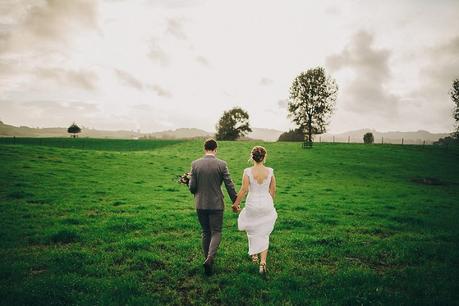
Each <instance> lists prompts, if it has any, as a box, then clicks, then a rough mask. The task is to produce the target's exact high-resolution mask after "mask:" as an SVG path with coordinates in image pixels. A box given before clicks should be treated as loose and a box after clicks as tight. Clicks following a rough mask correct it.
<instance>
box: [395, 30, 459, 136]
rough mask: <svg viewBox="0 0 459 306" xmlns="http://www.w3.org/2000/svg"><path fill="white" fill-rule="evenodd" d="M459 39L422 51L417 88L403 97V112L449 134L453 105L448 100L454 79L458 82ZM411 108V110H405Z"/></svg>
mask: <svg viewBox="0 0 459 306" xmlns="http://www.w3.org/2000/svg"><path fill="white" fill-rule="evenodd" d="M458 54H459V36H455V37H453V38H451V39H450V40H448V41H445V42H443V43H439V44H437V45H436V46H435V47H431V48H427V49H426V50H425V51H424V57H425V64H424V65H423V66H421V68H420V69H419V85H418V86H417V88H415V89H413V90H412V91H411V92H409V93H408V95H407V100H408V101H407V105H405V107H404V109H403V111H404V112H405V113H408V114H409V115H411V116H416V117H417V118H423V121H424V124H425V125H426V126H427V128H428V127H429V126H432V125H436V126H441V127H442V129H443V130H446V131H448V130H449V131H451V130H452V129H453V126H454V120H453V119H452V110H453V106H454V105H453V103H452V101H451V99H450V96H449V90H450V89H451V86H452V82H453V80H454V79H457V78H459V57H458ZM409 105H412V106H414V107H413V110H412V109H409V108H408V106H409Z"/></svg>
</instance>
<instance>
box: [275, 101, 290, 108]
mask: <svg viewBox="0 0 459 306" xmlns="http://www.w3.org/2000/svg"><path fill="white" fill-rule="evenodd" d="M277 105H278V106H279V108H281V109H287V106H288V99H281V100H279V101H277Z"/></svg>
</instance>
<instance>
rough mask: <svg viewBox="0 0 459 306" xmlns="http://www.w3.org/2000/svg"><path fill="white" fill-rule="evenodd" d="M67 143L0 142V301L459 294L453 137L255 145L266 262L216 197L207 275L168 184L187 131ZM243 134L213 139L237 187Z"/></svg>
mask: <svg viewBox="0 0 459 306" xmlns="http://www.w3.org/2000/svg"><path fill="white" fill-rule="evenodd" d="M69 141H74V142H69ZM83 141H85V140H84V139H57V140H50V139H42V141H41V142H37V141H36V140H35V139H28V140H27V139H24V140H23V142H21V144H14V145H13V144H9V143H8V142H7V141H4V142H3V143H2V140H1V139H0V160H1V161H2V162H1V163H0V186H2V187H1V188H0V213H1V216H2V218H1V219H0V220H1V221H0V222H1V223H0V237H1V240H0V246H1V247H0V256H1V258H2V261H0V275H1V277H0V299H1V300H0V304H3V305H24V304H29V305H30V304H34V305H64V304H66V305H68V304H79V305H94V304H103V305H113V304H117V305H119V304H128V305H154V304H176V305H178V304H211V305H212V304H215V305H216V304H225V305H244V304H267V305H270V304H272V305H280V304H290V305H292V304H316V305H317V304H318V305H320V304H327V305H329V304H351V305H355V304H389V305H391V304H411V305H413V304H456V303H457V301H458V300H459V293H458V292H459V288H458V287H459V285H458V284H459V265H458V258H459V225H458V223H457V220H458V218H459V207H458V202H457V199H458V198H459V163H458V156H459V155H458V152H457V150H452V148H449V149H448V150H445V149H444V148H439V147H435V146H425V147H422V146H397V145H370V146H365V145H361V144H350V145H348V144H317V145H316V146H315V147H314V148H313V149H310V150H303V149H301V148H300V146H299V144H295V143H265V146H266V148H267V149H268V165H269V166H270V167H273V168H274V171H275V175H276V178H277V182H278V193H277V197H276V199H275V203H276V209H277V211H278V214H279V218H278V220H277V223H276V226H275V229H274V232H273V233H272V235H271V245H270V252H269V257H268V270H269V275H268V277H267V279H263V278H261V277H259V275H258V274H257V267H256V266H254V265H253V264H252V263H251V262H250V259H249V257H248V256H247V239H246V236H245V233H243V232H238V231H237V223H236V222H237V215H235V214H233V213H232V212H231V211H230V203H229V200H228V197H227V196H226V194H225V197H226V202H227V204H228V205H227V207H228V209H227V210H226V212H225V220H224V229H223V230H224V232H223V241H222V245H221V248H220V250H219V254H218V258H217V263H216V274H215V275H213V276H211V277H210V278H207V277H205V276H204V275H203V273H202V271H201V268H202V267H201V264H202V261H203V258H202V255H201V251H200V232H199V225H198V222H197V218H196V214H195V211H194V205H193V198H192V196H191V195H190V194H189V192H188V191H187V189H186V188H185V187H184V186H180V185H178V184H177V183H176V182H175V181H174V178H175V175H177V174H181V173H183V172H184V171H186V170H188V169H189V166H190V162H191V161H192V160H193V159H195V158H197V157H199V156H200V155H201V154H202V151H201V146H202V144H201V142H197V141H188V142H183V141H148V140H145V141H127V140H92V141H94V142H93V143H88V142H86V143H85V142H83ZM86 141H87V140H86ZM258 143H259V142H250V141H248V142H220V147H219V157H220V158H222V159H225V160H226V161H227V162H228V164H229V167H230V171H231V174H232V177H233V179H234V180H235V182H236V183H237V185H238V186H240V180H241V175H242V170H243V169H244V168H245V167H248V166H249V165H248V164H247V158H248V155H249V154H248V153H249V150H250V148H251V147H252V146H253V145H254V144H258ZM72 144H73V147H74V148H71V147H72ZM83 144H85V145H83ZM76 148H78V149H76Z"/></svg>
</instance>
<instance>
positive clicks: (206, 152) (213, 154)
mask: <svg viewBox="0 0 459 306" xmlns="http://www.w3.org/2000/svg"><path fill="white" fill-rule="evenodd" d="M216 153H217V152H215V151H204V155H210V156H215V154H216Z"/></svg>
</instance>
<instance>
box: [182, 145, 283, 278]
mask: <svg viewBox="0 0 459 306" xmlns="http://www.w3.org/2000/svg"><path fill="white" fill-rule="evenodd" d="M266 153H267V152H266V149H265V148H263V147H262V146H255V147H254V148H253V149H252V151H251V153H250V159H251V161H252V162H253V166H252V167H249V168H246V169H244V173H243V177H242V187H241V189H240V190H239V192H238V193H236V190H235V188H234V184H233V181H232V180H231V177H230V174H229V171H228V167H227V164H226V162H225V161H223V160H220V159H218V158H217V157H216V154H217V142H216V141H215V140H214V139H208V140H206V141H205V143H204V156H203V157H202V158H199V159H197V160H195V161H193V162H192V164H191V173H190V175H189V180H188V182H187V183H188V187H189V189H190V192H191V193H192V194H194V197H195V202H196V212H197V215H198V220H199V223H200V224H201V228H202V249H203V252H204V257H205V261H204V264H203V266H204V271H205V273H206V274H207V275H210V274H212V272H213V264H214V259H215V256H216V253H217V249H218V246H219V245H220V241H221V232H222V224H223V211H224V202H223V193H222V190H221V185H222V183H224V184H225V187H226V190H227V191H228V194H229V196H230V198H231V200H232V201H233V206H232V208H233V211H234V212H235V213H239V217H238V229H239V230H240V231H246V232H247V238H248V243H249V251H248V253H249V255H250V256H251V257H252V261H253V262H254V263H258V260H259V258H258V255H260V268H259V272H260V274H265V273H266V272H267V269H266V257H267V255H268V246H269V235H270V234H271V232H272V230H273V228H274V223H275V221H276V219H277V212H276V209H275V208H274V197H275V194H276V179H275V177H274V173H273V169H272V168H269V167H266V166H265V165H264V162H265V161H266ZM246 195H247V198H246V201H245V206H244V208H243V209H242V210H241V208H240V204H241V201H242V200H243V198H244V197H245V196H246Z"/></svg>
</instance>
